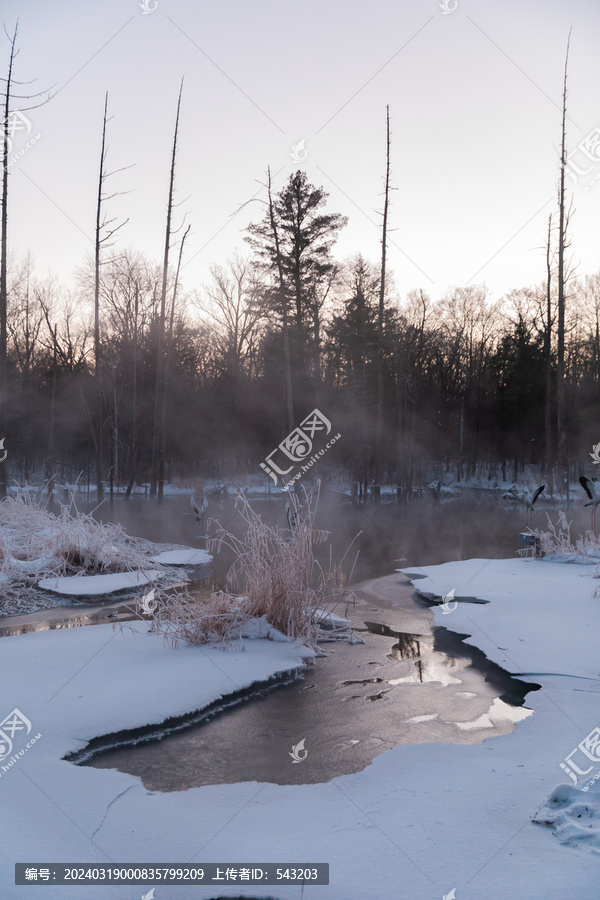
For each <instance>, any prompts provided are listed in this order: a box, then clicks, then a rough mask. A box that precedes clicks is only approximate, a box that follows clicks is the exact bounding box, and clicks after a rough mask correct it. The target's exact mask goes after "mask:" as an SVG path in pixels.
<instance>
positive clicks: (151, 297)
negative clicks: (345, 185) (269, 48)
mask: <svg viewBox="0 0 600 900" xmlns="http://www.w3.org/2000/svg"><path fill="white" fill-rule="evenodd" d="M256 209H257V211H259V207H256ZM273 212H274V220H275V225H276V232H277V237H278V240H277V243H278V249H277V248H276V246H275V240H274V230H273V227H272V225H273V223H272V222H271V221H270V215H269V209H268V208H266V209H265V210H264V215H263V216H262V218H261V217H257V218H256V221H255V222H254V224H252V225H251V226H250V227H249V229H248V235H247V244H248V251H249V252H247V253H246V254H245V255H243V254H242V253H240V254H238V255H236V256H235V257H234V258H233V259H232V260H231V261H230V262H229V263H228V264H227V265H225V266H213V267H212V269H211V277H210V280H209V282H208V283H207V284H206V285H203V286H198V287H196V286H193V285H189V284H185V279H184V278H183V277H182V276H181V275H180V284H179V288H178V291H177V294H176V295H175V296H174V279H175V271H174V267H173V270H171V269H170V270H169V278H168V282H167V286H166V309H165V312H164V318H165V321H166V328H165V330H164V340H165V341H166V343H167V344H168V346H167V347H166V348H165V351H166V352H167V353H168V358H169V379H168V385H167V388H166V389H167V390H168V402H167V407H166V408H167V428H166V436H167V439H166V453H165V466H166V472H165V475H166V477H167V479H169V478H185V477H191V476H198V475H200V476H215V477H226V476H230V477H233V478H235V477H237V476H238V475H239V476H240V477H241V476H242V475H245V474H249V473H252V474H259V473H260V471H261V470H260V468H259V463H260V461H261V460H263V459H264V457H265V455H266V454H267V453H269V452H270V451H271V450H273V449H274V448H275V447H276V445H277V444H278V443H279V442H280V441H281V440H282V439H283V438H284V437H285V435H286V434H287V433H288V432H289V427H288V417H287V412H286V409H287V407H286V404H287V399H288V398H287V396H286V394H287V389H286V378H285V372H286V359H285V353H284V340H283V329H284V313H286V314H287V316H286V317H287V330H288V338H289V359H290V370H291V371H290V375H291V379H290V380H291V390H292V398H291V399H292V409H293V416H294V424H298V423H299V422H300V421H301V420H302V419H303V418H304V417H305V416H306V415H307V413H309V412H310V411H311V410H312V409H314V408H315V407H318V408H319V409H320V410H321V411H322V412H323V413H324V415H325V416H326V417H327V418H328V419H330V421H331V422H332V424H333V427H334V428H335V431H336V432H340V433H341V434H342V439H341V440H339V441H338V442H337V444H336V447H335V448H334V449H332V451H331V453H330V454H329V455H328V457H327V460H326V461H324V464H323V469H324V471H323V472H319V474H320V475H321V476H324V475H325V474H327V472H328V473H329V474H334V472H335V474H336V475H337V476H339V477H342V478H345V479H351V480H360V481H363V480H366V481H372V480H373V478H374V472H375V469H374V466H375V446H374V441H375V425H376V416H377V404H378V349H379V341H380V333H379V329H378V304H379V288H380V274H379V268H378V266H375V265H372V264H371V263H369V262H368V261H367V260H366V259H365V258H364V257H363V256H361V255H359V256H356V257H355V258H353V259H351V260H346V261H344V262H338V261H336V260H335V258H334V256H333V250H334V245H335V241H336V238H337V236H338V234H339V232H340V229H341V228H343V227H344V224H345V220H344V218H343V217H342V216H339V215H337V214H335V213H333V212H329V211H328V207H327V195H326V194H325V192H324V191H323V190H322V189H320V188H317V187H315V186H313V185H311V184H309V182H308V180H307V178H306V175H305V174H304V173H303V172H296V173H295V174H294V175H292V176H290V178H289V180H288V182H287V184H285V186H284V187H283V189H281V190H280V191H279V192H277V193H274V194H273ZM175 255H176V254H175ZM541 262H542V264H543V259H542V260H541ZM280 268H281V275H282V277H281V278H280ZM8 280H9V302H8V381H9V392H8V397H9V409H8V422H7V425H8V427H7V429H6V431H7V434H8V435H10V440H9V442H7V444H6V447H7V449H8V451H9V459H8V461H7V462H8V463H9V464H10V471H11V474H12V475H13V477H15V478H17V479H19V480H20V479H28V478H31V477H32V476H33V475H36V476H38V477H39V476H40V475H42V476H44V475H45V477H50V476H51V475H52V474H55V475H56V477H57V478H58V479H60V480H63V479H69V480H72V479H73V478H75V477H76V476H77V475H78V474H79V473H80V472H81V471H83V472H84V478H86V477H88V473H89V478H90V480H91V481H92V482H94V480H95V455H96V453H95V447H96V444H95V440H96V426H95V421H96V420H95V412H96V405H97V383H98V382H97V380H96V379H97V377H98V379H99V384H100V388H101V412H102V431H103V464H104V471H105V473H106V474H105V478H106V483H107V485H109V484H110V482H111V481H112V483H113V485H114V486H116V485H120V486H123V487H124V486H127V485H128V484H131V483H133V481H137V482H140V481H141V482H144V481H147V482H150V481H151V478H152V471H151V469H152V444H153V439H155V436H154V429H155V397H156V372H157V367H156V359H157V345H158V339H159V332H160V326H161V297H162V267H161V266H160V265H155V264H154V263H152V262H151V261H149V260H148V259H146V258H145V257H144V256H143V255H142V254H141V253H138V252H135V251H133V250H120V251H119V252H118V254H117V253H114V258H113V259H112V261H110V260H109V261H107V262H105V263H104V264H103V266H102V270H101V277H100V285H99V289H100V297H99V311H100V323H101V328H100V342H101V352H100V353H99V354H98V359H99V362H100V366H101V368H100V371H99V372H97V371H96V365H95V354H94V352H93V350H94V328H93V324H92V323H93V307H94V270H93V261H90V263H89V264H88V266H87V267H86V268H84V269H83V270H82V272H81V273H80V278H79V285H80V286H79V288H78V289H77V290H76V291H74V292H68V291H66V290H65V289H63V288H62V287H61V286H60V285H59V284H57V283H56V282H41V281H39V280H38V279H37V278H36V277H35V276H34V275H33V274H32V272H31V266H30V264H29V261H28V260H27V259H26V260H23V261H20V262H16V261H13V264H12V265H11V266H10V267H9V279H8ZM567 293H568V303H567V304H566V309H567V322H566V329H565V330H566V335H567V340H566V348H565V373H566V393H567V403H566V407H567V435H568V444H569V448H568V451H569V453H570V457H571V459H570V462H571V464H573V465H574V464H576V463H577V461H578V460H581V457H582V456H584V457H585V449H586V448H587V444H590V445H591V444H592V443H596V442H597V440H598V439H599V437H598V435H597V434H596V433H595V432H594V431H593V428H592V430H590V427H591V426H590V424H589V420H590V419H592V418H593V411H594V409H595V405H596V404H597V402H598V397H599V391H600V274H595V275H590V276H587V277H584V278H580V279H578V280H576V279H574V278H572V279H571V281H570V283H569V284H568V288H567ZM550 299H551V302H550V312H551V320H550V323H548V302H547V300H548V297H547V285H546V283H545V282H541V283H540V284H539V286H537V287H534V288H522V289H517V290H514V291H511V292H510V293H509V294H508V295H507V296H505V297H503V298H501V299H500V300H497V301H491V300H490V298H489V297H488V296H487V295H486V289H485V287H484V286H481V285H478V286H471V287H468V288H457V289H456V290H454V291H453V292H452V293H450V294H448V295H447V296H445V297H443V298H442V299H440V300H438V301H433V300H432V299H430V297H429V296H428V295H427V294H426V293H425V292H424V291H422V290H415V291H412V292H411V293H410V294H409V295H408V297H406V298H405V299H401V298H399V297H398V295H397V293H396V291H395V289H394V286H393V283H392V282H391V279H390V278H389V277H388V279H387V286H386V296H385V310H384V321H383V329H382V335H381V341H382V356H383V385H384V390H383V397H384V417H383V418H384V434H383V461H384V481H385V482H387V483H394V484H397V485H398V486H400V487H401V488H406V489H409V488H410V487H411V486H413V485H415V484H417V483H420V482H422V480H423V479H425V478H427V477H432V472H433V471H435V472H437V473H439V474H442V473H443V472H444V471H447V472H449V473H451V474H452V476H453V477H457V478H471V477H483V478H487V477H491V478H492V479H509V480H512V479H514V480H516V479H517V478H518V477H519V475H520V473H522V471H523V468H524V467H525V466H528V465H530V464H533V465H538V466H541V467H542V468H543V470H544V472H545V473H547V472H548V471H549V470H552V467H553V466H555V463H556V448H557V430H556V335H555V324H554V318H555V316H554V310H555V309H556V297H555V296H554V292H553V289H552V286H551V298H550ZM548 372H549V374H550V379H549V386H550V391H549V392H548ZM548 406H549V408H550V422H551V427H550V433H549V438H550V440H549V441H548V440H547V437H548V434H547V430H546V412H547V407H548ZM584 445H586V446H585V447H584ZM432 464H435V469H433V468H432ZM545 477H549V476H548V474H545Z"/></svg>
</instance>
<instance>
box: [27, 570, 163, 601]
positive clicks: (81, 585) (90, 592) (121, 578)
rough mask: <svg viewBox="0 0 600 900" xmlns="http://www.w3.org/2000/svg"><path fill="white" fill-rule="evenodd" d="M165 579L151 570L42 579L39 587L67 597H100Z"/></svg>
mask: <svg viewBox="0 0 600 900" xmlns="http://www.w3.org/2000/svg"><path fill="white" fill-rule="evenodd" d="M159 578H164V572H159V571H158V570H155V569H151V570H150V571H148V572H114V573H112V574H110V575H65V576H63V577H60V578H42V579H41V581H38V585H37V586H38V587H39V588H42V590H44V591H52V593H54V594H63V595H64V596H67V597H98V596H102V595H104V594H114V593H116V592H117V591H125V590H131V588H136V587H141V586H142V585H144V584H150V583H151V582H153V581H157V580H158V579H159Z"/></svg>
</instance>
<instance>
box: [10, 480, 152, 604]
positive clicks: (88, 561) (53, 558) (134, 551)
mask: <svg viewBox="0 0 600 900" xmlns="http://www.w3.org/2000/svg"><path fill="white" fill-rule="evenodd" d="M148 546H149V545H148V543H147V542H145V541H141V540H139V539H136V538H130V537H129V536H128V535H127V534H126V533H125V532H124V531H123V529H122V528H121V526H120V525H113V524H110V523H107V524H103V523H101V522H97V521H96V520H95V519H94V518H93V517H92V516H91V515H85V514H83V513H80V512H79V511H78V510H77V509H76V508H75V509H74V512H72V511H71V509H70V508H69V507H67V506H61V511H60V513H59V515H55V514H54V513H52V512H50V510H48V509H45V508H44V507H42V506H40V505H39V504H38V503H36V502H35V501H33V500H31V499H29V498H28V497H26V496H21V497H18V498H16V499H13V498H6V499H5V500H2V502H1V503H0V572H1V573H2V574H3V575H4V576H5V577H4V578H3V579H1V580H0V596H1V591H2V588H3V586H4V588H6V587H7V586H8V585H9V584H10V583H12V584H13V586H14V585H15V584H17V585H18V584H31V582H32V580H35V581H37V580H38V579H39V578H45V577H50V576H56V575H75V574H78V573H82V574H83V573H85V574H89V575H92V574H97V573H108V572H127V571H131V570H133V569H140V568H147V566H148V553H147V552H144V549H146V547H148ZM153 567H154V568H160V566H156V564H153ZM34 576H35V577H34Z"/></svg>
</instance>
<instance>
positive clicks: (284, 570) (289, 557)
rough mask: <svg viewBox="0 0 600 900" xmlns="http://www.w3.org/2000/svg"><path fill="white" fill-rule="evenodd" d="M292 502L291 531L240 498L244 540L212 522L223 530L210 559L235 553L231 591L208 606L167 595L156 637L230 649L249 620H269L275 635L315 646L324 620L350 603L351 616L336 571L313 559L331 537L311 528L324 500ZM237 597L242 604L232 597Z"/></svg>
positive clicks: (215, 597) (349, 598) (309, 498)
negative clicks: (226, 550) (269, 522)
mask: <svg viewBox="0 0 600 900" xmlns="http://www.w3.org/2000/svg"><path fill="white" fill-rule="evenodd" d="M289 502H290V515H289V519H290V525H291V527H290V528H289V529H287V528H279V527H277V526H275V527H273V528H272V527H270V526H269V525H267V524H266V523H265V522H263V521H262V519H261V517H260V515H259V514H258V513H256V512H254V510H253V509H252V507H251V505H250V503H249V502H248V500H247V498H246V497H245V496H244V495H243V493H241V492H239V493H238V495H237V498H236V501H235V505H236V508H237V510H238V512H239V514H240V516H241V517H242V519H243V520H244V522H245V524H246V531H245V532H244V534H243V537H241V538H238V537H236V536H235V535H234V534H232V533H231V532H230V531H228V530H227V529H226V528H224V527H223V526H222V525H220V523H219V522H216V521H215V520H212V521H215V524H216V525H217V528H218V530H217V534H216V537H214V538H212V539H211V540H210V541H209V542H208V544H207V547H208V549H209V551H211V552H212V551H217V552H218V551H219V550H221V549H222V547H224V546H225V547H228V548H229V549H230V550H232V551H233V553H234V557H235V559H234V562H233V564H232V566H231V568H230V569H229V572H228V574H227V580H226V588H227V590H225V591H219V592H215V593H212V594H211V595H210V596H207V597H204V598H202V597H193V596H191V595H189V594H185V593H177V592H172V593H170V594H168V595H164V596H163V599H162V602H161V604H160V606H159V608H158V609H157V611H156V613H155V615H154V627H155V628H156V630H161V631H163V633H165V634H167V635H169V636H170V637H171V638H173V639H174V640H175V641H177V640H184V641H186V642H187V643H190V644H203V643H213V642H221V641H225V642H230V641H231V640H232V639H234V638H237V637H239V636H240V635H241V634H242V631H243V629H244V626H245V625H246V624H247V623H248V621H249V620H250V619H253V618H261V617H262V616H264V617H265V618H266V621H267V622H268V623H269V625H270V626H272V627H273V628H275V629H277V631H280V632H282V633H283V634H284V635H286V636H287V637H289V638H291V639H293V640H297V641H300V642H302V643H305V644H308V645H309V646H314V645H315V644H316V640H317V635H318V632H319V622H318V620H319V618H320V617H322V616H325V615H327V612H326V610H327V608H328V607H331V606H332V605H335V604H336V603H340V602H342V601H345V602H346V608H347V606H348V605H349V603H350V602H351V601H352V599H353V595H352V593H351V592H348V591H346V590H336V588H335V571H334V569H333V567H332V565H331V564H330V566H329V569H328V570H327V571H324V570H323V568H322V567H321V566H320V565H319V563H318V562H317V560H316V559H315V554H314V548H315V547H316V546H317V545H319V544H322V543H323V542H324V541H326V540H327V538H328V537H329V532H327V531H322V530H318V529H315V528H314V527H313V525H314V518H315V514H316V508H317V503H318V494H317V496H316V498H315V499H314V501H313V494H312V492H308V491H305V492H304V498H303V501H302V502H300V500H299V499H298V497H297V496H295V495H290V498H289ZM236 589H239V593H240V594H241V595H242V596H238V593H237V592H236V593H233V591H234V590H236ZM319 611H321V612H319ZM333 631H335V629H333Z"/></svg>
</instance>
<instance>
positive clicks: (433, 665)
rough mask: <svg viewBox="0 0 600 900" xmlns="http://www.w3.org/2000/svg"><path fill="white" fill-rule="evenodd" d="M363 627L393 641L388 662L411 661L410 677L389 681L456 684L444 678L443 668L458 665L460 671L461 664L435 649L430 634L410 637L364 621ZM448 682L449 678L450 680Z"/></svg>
mask: <svg viewBox="0 0 600 900" xmlns="http://www.w3.org/2000/svg"><path fill="white" fill-rule="evenodd" d="M365 625H366V627H367V629H368V630H369V631H370V632H371V633H372V634H380V635H383V636H384V637H392V638H395V639H396V641H395V643H394V644H392V647H391V650H390V653H388V654H387V658H388V659H391V660H406V659H410V660H413V662H414V669H412V667H411V670H410V671H411V674H409V675H406V676H405V677H403V678H399V679H398V680H397V682H396V681H394V682H391V683H392V684H396V683H400V682H402V681H404V682H417V681H419V682H421V683H423V682H429V681H441V682H442V683H443V684H445V683H455V681H456V680H455V679H453V678H451V677H450V676H449V675H444V674H443V671H444V670H446V669H453V668H455V667H456V666H457V665H458V667H459V668H462V667H463V665H460V664H459V660H457V659H455V658H454V657H452V656H446V654H445V653H443V652H440V651H439V650H434V649H433V644H432V641H431V640H430V639H429V635H427V634H425V635H423V634H410V633H409V632H406V631H392V629H391V628H388V627H387V625H380V624H379V623H378V622H365ZM405 671H406V670H405ZM447 679H449V681H448V680H447Z"/></svg>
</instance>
